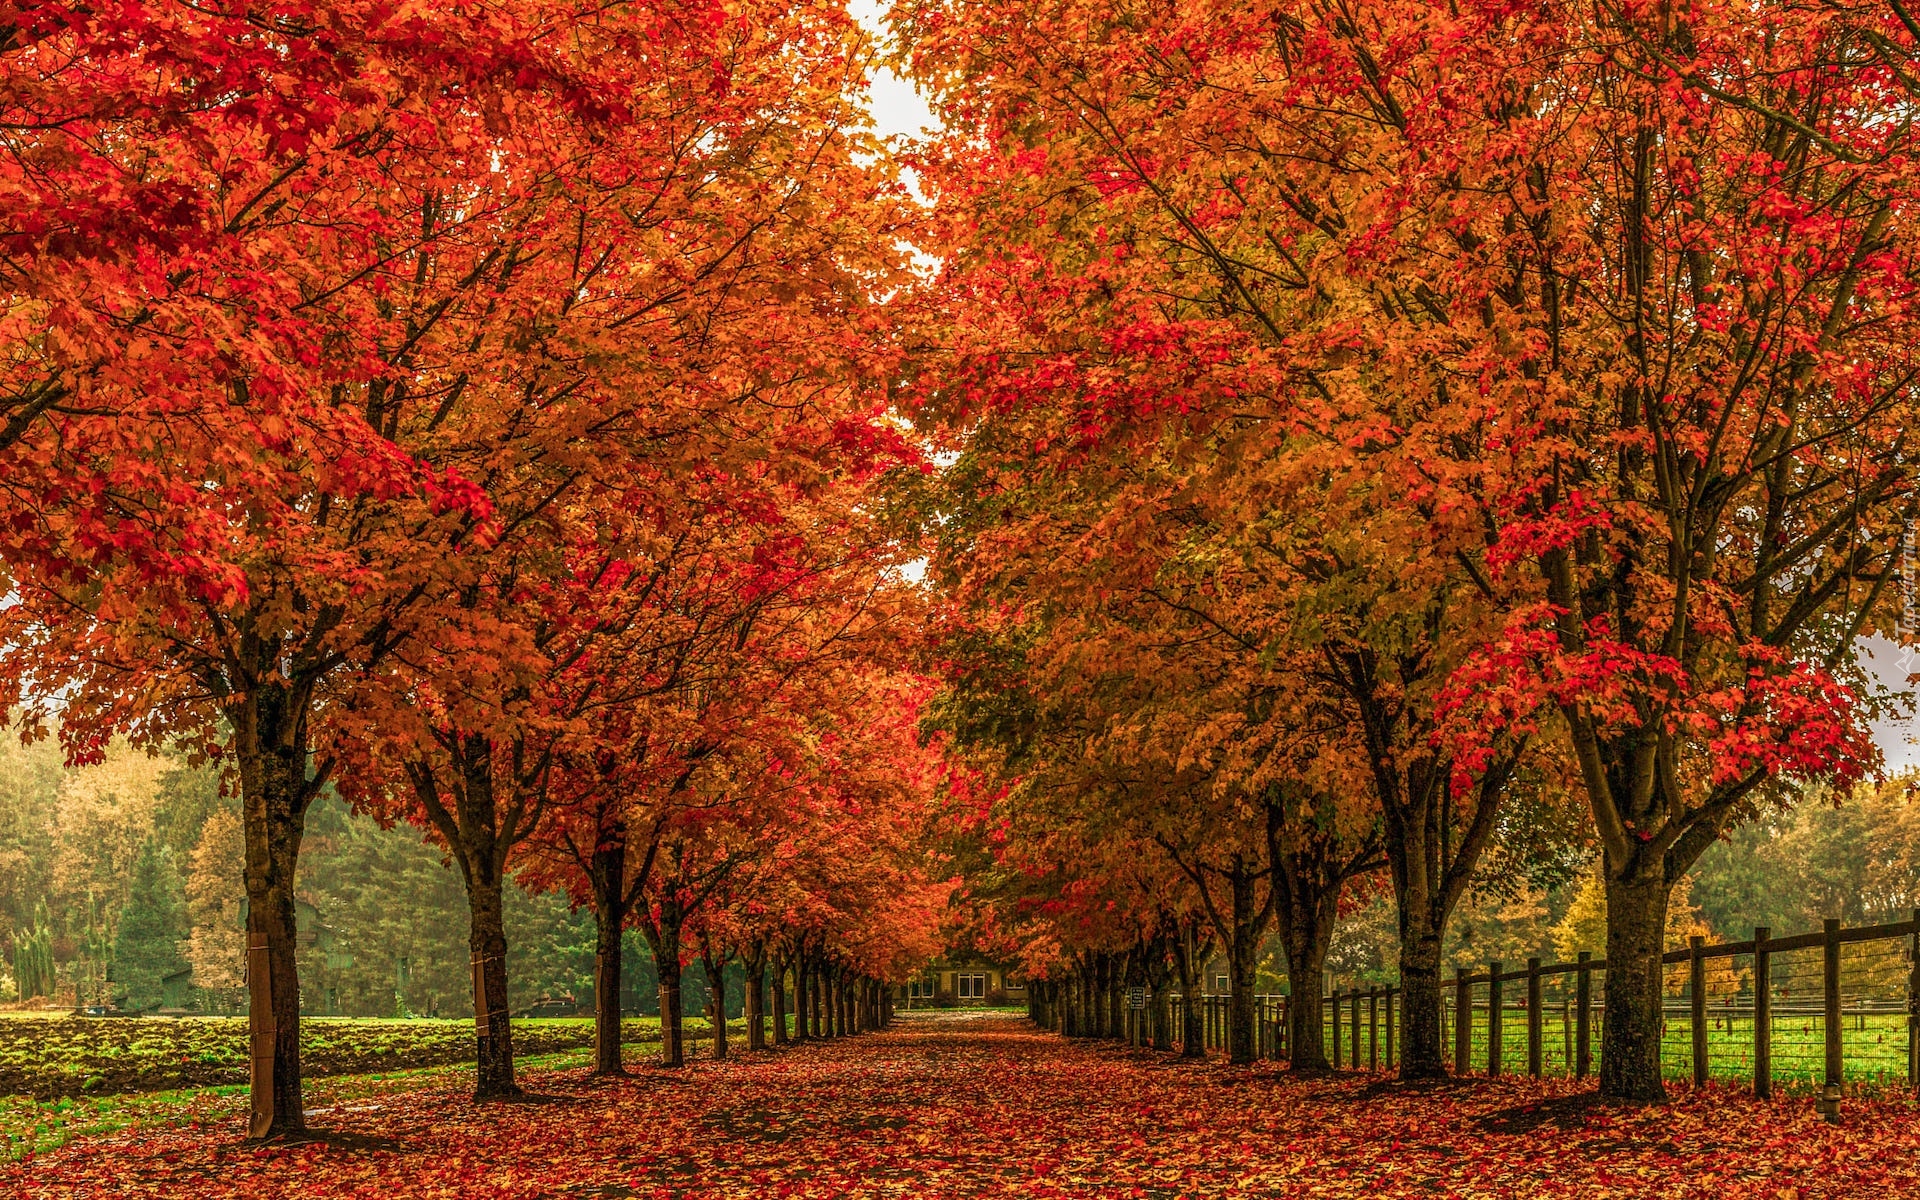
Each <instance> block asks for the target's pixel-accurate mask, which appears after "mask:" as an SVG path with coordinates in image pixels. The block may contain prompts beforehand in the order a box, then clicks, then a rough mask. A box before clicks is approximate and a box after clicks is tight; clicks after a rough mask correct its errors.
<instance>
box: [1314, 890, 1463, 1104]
mask: <svg viewBox="0 0 1920 1200" xmlns="http://www.w3.org/2000/svg"><path fill="white" fill-rule="evenodd" d="M1402 929H1403V933H1402V935H1401V941H1400V1037H1401V1042H1400V1055H1401V1057H1400V1078H1402V1079H1441V1078H1444V1077H1445V1076H1446V1074H1447V1060H1446V1056H1445V1055H1446V1051H1445V1047H1444V1042H1445V1038H1444V1036H1443V1035H1442V1032H1441V1028H1440V1011H1441V1003H1442V993H1441V988H1440V939H1439V937H1438V936H1437V935H1432V934H1430V933H1426V932H1421V933H1417V934H1416V935H1415V936H1414V937H1413V938H1409V937H1408V936H1407V934H1406V933H1405V932H1404V930H1405V922H1402ZM1316 990H1317V989H1316Z"/></svg>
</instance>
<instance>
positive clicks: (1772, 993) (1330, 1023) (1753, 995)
mask: <svg viewBox="0 0 1920 1200" xmlns="http://www.w3.org/2000/svg"><path fill="white" fill-rule="evenodd" d="M1663 957H1664V961H1665V963H1666V967H1667V990H1668V994H1669V996H1671V997H1672V999H1671V1000H1670V1001H1669V1002H1668V1003H1667V1004H1666V1006H1665V1011H1666V1018H1665V1026H1666V1027H1665V1029H1663V1031H1662V1035H1663V1036H1662V1044H1663V1065H1664V1066H1665V1068H1666V1069H1667V1073H1668V1074H1669V1075H1671V1076H1675V1077H1679V1078H1687V1077H1691V1079H1692V1080H1693V1082H1694V1083H1695V1084H1701V1083H1705V1082H1706V1081H1707V1080H1708V1079H1710V1078H1715V1077H1719V1078H1746V1079H1750V1080H1751V1083H1752V1088H1753V1092H1754V1094H1755V1095H1757V1096H1762V1097H1764V1096H1770V1095H1772V1094H1773V1090H1774V1083H1775V1080H1776V1079H1782V1080H1800V1079H1804V1080H1806V1081H1807V1082H1809V1083H1817V1084H1820V1085H1822V1086H1823V1087H1828V1088H1831V1089H1836V1090H1833V1091H1832V1092H1831V1093H1830V1094H1831V1095H1833V1096H1837V1095H1839V1094H1840V1092H1841V1091H1844V1090H1845V1089H1847V1088H1848V1087H1853V1088H1854V1089H1856V1090H1858V1088H1859V1087H1860V1085H1862V1084H1877V1085H1880V1086H1883V1087H1884V1086H1885V1085H1887V1084H1889V1083H1894V1084H1898V1085H1900V1086H1902V1087H1904V1088H1905V1089H1906V1090H1908V1091H1912V1092H1914V1093H1915V1094H1916V1095H1920V909H1916V910H1915V911H1914V915H1913V918H1912V919H1911V920H1907V921H1897V922H1893V923H1890V924H1883V925H1868V926H1862V927H1858V928H1852V929H1848V928H1844V927H1842V925H1841V924H1840V922H1839V921H1837V920H1829V921H1827V922H1826V923H1825V927H1824V928H1823V929H1821V930H1819V931H1818V932H1814V933H1802V934H1795V935H1793V936H1791V937H1781V938H1776V937H1773V936H1772V934H1771V931H1770V930H1768V929H1765V928H1759V929H1755V930H1754V934H1753V937H1751V938H1749V939H1747V940H1745V941H1739V942H1728V943H1725V944H1721V945H1711V946H1710V945H1707V944H1706V943H1705V942H1704V940H1703V939H1701V938H1698V937H1696V938H1693V939H1691V942H1690V944H1689V945H1688V946H1687V947H1686V948H1685V949H1682V950H1670V951H1668V952H1667V953H1666V954H1665V955H1664V956H1663ZM1606 969H1607V964H1606V961H1605V960H1604V959H1596V958H1593V957H1592V956H1591V955H1590V954H1587V953H1582V954H1581V955H1580V956H1579V957H1578V959H1576V960H1575V961H1574V962H1563V963H1544V962H1542V961H1541V960H1540V959H1537V958H1530V959H1528V960H1527V962H1526V965H1525V966H1522V967H1517V968H1511V969H1509V968H1508V967H1507V966H1506V964H1504V963H1499V962H1494V963H1489V964H1488V967H1487V969H1486V970H1485V971H1481V972H1468V971H1464V970H1463V971H1460V972H1459V973H1458V974H1456V975H1455V976H1454V978H1453V979H1452V980H1450V981H1448V982H1449V984H1450V986H1449V987H1448V989H1447V990H1448V992H1449V995H1448V997H1447V999H1446V1001H1445V1002H1444V1003H1443V1012H1442V1030H1443V1033H1444V1034H1445V1036H1446V1042H1447V1045H1448V1046H1449V1047H1450V1048H1451V1051H1452V1054H1451V1064H1450V1065H1451V1066H1452V1068H1453V1069H1454V1071H1455V1072H1456V1073H1457V1074H1461V1075H1466V1074H1473V1073H1479V1072H1484V1073H1485V1074H1487V1075H1500V1074H1502V1073H1503V1072H1508V1071H1513V1072H1515V1073H1518V1072H1520V1071H1524V1072H1525V1073H1526V1074H1528V1075H1531V1076H1534V1077H1536V1078H1537V1077H1539V1076H1542V1075H1544V1074H1548V1073H1554V1074H1566V1075H1571V1076H1573V1077H1575V1078H1584V1077H1586V1076H1587V1075H1589V1074H1590V1073H1591V1072H1592V1070H1593V1063H1594V1051H1595V1046H1596V1044H1597V1042H1598V1041H1599V1036H1600V1032H1601V1030H1602V1028H1603V1025H1604V1022H1605V1018H1606V1009H1605V1005H1604V1003H1602V1000H1601V997H1602V994H1603V990H1604V989H1603V986H1602V984H1603V981H1604V975H1605V972H1606ZM1169 999H1170V1004H1169V1007H1168V1011H1169V1013H1170V1017H1171V1022H1170V1023H1171V1028H1170V1030H1169V1032H1170V1034H1171V1035H1172V1036H1171V1038H1170V1039H1169V1040H1171V1041H1174V1042H1178V1041H1179V1039H1180V1031H1181V1029H1182V1028H1183V1025H1182V1021H1181V997H1179V996H1178V995H1177V994H1176V995H1174V996H1172V997H1170V998H1169ZM1400 1000H1401V991H1400V988H1399V987H1397V986H1378V987H1367V988H1350V989H1338V988H1336V989H1334V990H1332V991H1331V992H1329V993H1328V994H1325V995H1323V996H1322V997H1321V1004H1322V1006H1323V1009H1324V1012H1325V1014H1326V1015H1325V1016H1324V1017H1323V1018H1322V1021H1323V1023H1322V1026H1321V1030H1322V1034H1323V1037H1324V1038H1325V1041H1326V1049H1327V1055H1328V1057H1329V1059H1331V1060H1332V1062H1333V1063H1334V1064H1335V1065H1336V1066H1346V1067H1351V1068H1355V1069H1359V1068H1362V1067H1364V1068H1366V1069H1369V1070H1378V1069H1381V1068H1391V1067H1392V1066H1394V1065H1395V1064H1396V1063H1397V1062H1398V1061H1399V1058H1398V1055H1397V1053H1396V1046H1395V1042H1396V1037H1397V1035H1398V1034H1399V1032H1400V1024H1401V1022H1400ZM1198 1002H1199V1003H1200V1004H1201V1005H1202V1006H1203V1008H1202V1014H1201V1017H1202V1020H1201V1028H1202V1031H1203V1035H1204V1042H1205V1046H1206V1048H1207V1049H1210V1050H1212V1049H1224V1048H1225V1046H1226V1043H1227V1036H1228V1035H1227V1029H1228V998H1227V997H1226V996H1222V995H1207V996H1202V997H1199V998H1198ZM1290 1003H1291V999H1290V997H1289V996H1287V995H1264V994H1263V995H1256V996H1255V997H1254V1015H1255V1028H1256V1045H1255V1047H1254V1051H1255V1054H1256V1055H1257V1056H1258V1057H1260V1058H1265V1059H1278V1060H1284V1059H1287V1058H1288V1057H1290V1055H1289V1051H1288V1046H1287V1031H1288V1027H1289V1026H1288V1016H1289V1014H1288V1006H1289V1005H1290ZM1556 1016H1557V1018H1558V1020H1557V1022H1556V1021H1555V1020H1554V1018H1555V1017H1556ZM1151 1021H1152V1011H1151V1010H1150V1009H1129V1010H1128V1021H1127V1028H1126V1030H1125V1031H1124V1033H1123V1036H1125V1037H1127V1038H1129V1039H1130V1040H1132V1041H1133V1042H1135V1043H1136V1044H1145V1042H1146V1041H1147V1040H1148V1039H1149V1037H1150V1035H1151V1032H1152V1031H1151V1028H1150V1026H1151ZM1554 1025H1557V1028H1552V1029H1550V1027H1551V1026H1554ZM1816 1026H1817V1033H1816V1032H1815V1029H1816ZM1676 1031H1679V1032H1684V1034H1685V1038H1684V1040H1680V1041H1676V1039H1675V1038H1674V1037H1673V1036H1672V1035H1673V1034H1674V1033H1675V1032H1676ZM1552 1034H1557V1036H1551V1035H1552ZM1890 1034H1891V1035H1892V1037H1891V1038H1889V1035H1890ZM1515 1043H1519V1044H1515ZM1522 1046H1524V1055H1522V1054H1521V1047H1522ZM1550 1069H1551V1070H1550Z"/></svg>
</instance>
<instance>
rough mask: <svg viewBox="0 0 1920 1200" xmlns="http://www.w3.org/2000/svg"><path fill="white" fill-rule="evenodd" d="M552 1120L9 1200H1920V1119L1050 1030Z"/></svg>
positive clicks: (30, 1176) (82, 1157) (574, 1085)
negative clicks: (1289, 1073)
mask: <svg viewBox="0 0 1920 1200" xmlns="http://www.w3.org/2000/svg"><path fill="white" fill-rule="evenodd" d="M528 1083H529V1084H530V1087H531V1089H532V1090H533V1091H534V1092H535V1093H536V1095H535V1096H533V1097H532V1098H530V1099H529V1100H528V1101H527V1102H525V1103H518V1104H511V1105H492V1106H487V1107H484V1108H482V1107H476V1106H475V1105H473V1104H472V1103H471V1102H470V1101H469V1100H468V1099H467V1098H466V1097H465V1096H464V1095H463V1094H462V1093H460V1092H458V1091H456V1090H453V1089H451V1088H449V1087H447V1086H445V1085H444V1083H439V1084H437V1085H436V1086H429V1087H421V1088H416V1089H412V1090H402V1091H394V1092H388V1093H384V1094H379V1095H376V1096H374V1097H372V1098H370V1099H368V1100H366V1101H364V1102H357V1103H350V1104H342V1105H339V1106H336V1107H335V1108H332V1109H329V1110H323V1111H316V1112H315V1113H314V1114H313V1117H312V1121H313V1124H314V1125H315V1126H316V1127H318V1128H322V1129H324V1130H326V1131H327V1136H326V1137H325V1139H324V1140H319V1141H314V1142H309V1143H304V1144H299V1145H292V1146H276V1147H268V1148H251V1147H246V1146H243V1145H241V1144H240V1143H239V1141H238V1138H239V1135H240V1133H241V1130H242V1127H243V1122H242V1121H241V1119H240V1116H239V1112H238V1107H237V1105H236V1106H234V1107H233V1108H232V1109H231V1111H230V1112H222V1113H221V1114H219V1115H218V1118H217V1119H214V1120H210V1121H208V1122H207V1123H206V1124H204V1125H202V1126H200V1127H198V1128H175V1129H166V1130H158V1131H152V1130H150V1131H145V1132H139V1131H127V1132H123V1133H120V1134H116V1135H113V1136H110V1137H105V1138H97V1139H93V1140H90V1141H84V1142H75V1143H73V1144H71V1145H69V1146H67V1147H64V1148H62V1149H60V1150H58V1151H54V1152H52V1153H49V1154H46V1155H43V1156H41V1157H40V1158H39V1159H38V1160H36V1161H32V1162H27V1163H18V1164H13V1165H11V1166H9V1167H6V1168H4V1169H0V1196H9V1197H10V1196H15V1195H23V1196H31V1197H43V1196H44V1197H76V1198H78V1197H88V1198H90V1197H109V1196H114V1197H118V1196H141V1197H169V1198H172V1197H182V1198H185V1197H239V1196H244V1197H261V1198H266V1197H273V1198H276V1200H277V1198H279V1197H300V1196H315V1197H320V1196H325V1197H366V1198H368V1200H405V1198H409V1197H422V1198H424V1197H434V1198H452V1197H458V1198H461V1200H468V1198H473V1200H491V1198H495V1197H500V1198H508V1197H511V1198H514V1200H570V1198H576V1197H578V1198H585V1197H608V1198H610V1197H658V1198H662V1200H666V1198H672V1200H683V1198H685V1200H691V1198H695V1197H762V1196H767V1197H783V1196H796V1197H798V1196H804V1197H842V1196H845V1197H953V1198H954V1200H963V1198H977V1197H1065V1196H1072V1197H1153V1198H1156V1200H1171V1198H1173V1197H1195V1198H1209V1200H1211V1198H1213V1197H1254V1196H1259V1197H1294V1196H1299V1197H1343V1198H1344V1197H1376V1196H1394V1197H1398V1196H1408V1197H1415V1196H1419V1197H1425V1196H1462V1197H1527V1196H1567V1197H1600V1196H1618V1197H1656V1196H1657V1197H1666V1196H1686V1197H1712V1198H1713V1200H1732V1198H1735V1197H1745V1196H1753V1197H1765V1198H1766V1200H1807V1198H1809V1197H1816V1196H1818V1197H1827V1196H1831V1197H1836V1198H1837V1197H1847V1198H1853V1197H1882V1196H1885V1197H1898V1196H1920V1154H1916V1152H1915V1151H1916V1146H1917V1145H1920V1112H1916V1110H1915V1109H1914V1108H1913V1107H1912V1106H1911V1105H1910V1104H1905V1103H1896V1104H1888V1105H1879V1106H1867V1105H1853V1106H1851V1107H1850V1110H1849V1112H1848V1116H1847V1122H1846V1124H1845V1125H1844V1126H1842V1127H1841V1128H1839V1129H1831V1128H1828V1127H1826V1126H1824V1125H1822V1124H1820V1123H1819V1121H1818V1119H1817V1118H1816V1117H1815V1116H1814V1115H1813V1113H1812V1111H1811V1107H1810V1105H1808V1104H1807V1103H1806V1102H1804V1101H1788V1102H1776V1103H1773V1104H1761V1103H1756V1102H1753V1101H1751V1100H1748V1099H1746V1098H1744V1097H1742V1096H1741V1095H1740V1094H1739V1093H1738V1092H1737V1091H1732V1090H1719V1089H1714V1090H1710V1091H1708V1092H1706V1093H1704V1094H1701V1095H1698V1096H1690V1097H1686V1098H1684V1099H1681V1100H1679V1101H1677V1102H1676V1103H1674V1104H1673V1105H1670V1106H1668V1107H1667V1108H1665V1109H1662V1110H1655V1111H1652V1112H1637V1111H1631V1110H1618V1109H1610V1108H1603V1107H1599V1106H1596V1105H1593V1104H1591V1103H1588V1102H1586V1101H1584V1100H1583V1099H1582V1098H1580V1097H1579V1096H1572V1097H1571V1098H1568V1097H1569V1093H1571V1092H1572V1091H1573V1089H1572V1088H1571V1086H1570V1085H1568V1084H1566V1083H1562V1082H1556V1081H1549V1082H1546V1083H1538V1084H1536V1083H1531V1082H1529V1081H1525V1080H1499V1081H1486V1080H1477V1081H1472V1082H1467V1083H1460V1084H1448V1085H1444V1086H1440V1087H1434V1088H1422V1089H1407V1088H1403V1087H1402V1086H1400V1085H1399V1084H1397V1083H1394V1082H1392V1081H1390V1080H1388V1079H1386V1078H1384V1077H1380V1076H1370V1075H1366V1074H1346V1075H1342V1076H1335V1077H1328V1078H1324V1079H1317V1080H1295V1079H1290V1078H1288V1077H1286V1076H1285V1075H1283V1074H1281V1073H1279V1072H1278V1071H1276V1070H1274V1069H1273V1068H1272V1067H1270V1066H1267V1065H1262V1066H1259V1067H1255V1068H1229V1067H1226V1066H1223V1065H1221V1064H1219V1063H1218V1062H1214V1063H1211V1064H1196V1063H1181V1062H1178V1061H1176V1060H1173V1059H1171V1058H1169V1057H1167V1056H1163V1055H1154V1054H1149V1053H1146V1052H1140V1051H1133V1050H1129V1049H1127V1048H1124V1047H1118V1046H1105V1045H1095V1044H1087V1043H1068V1042H1064V1041H1062V1040H1061V1039H1059V1038H1058V1037H1055V1036H1053V1035H1051V1034H1046V1033H1039V1032H1036V1031H1034V1029H1033V1028H1032V1026H1030V1025H1028V1024H1027V1023H1025V1022H1023V1021H1018V1020H1014V1019H1011V1018H1006V1017H993V1016H978V1015H974V1016H970V1015H966V1014H960V1013H953V1014H915V1015H911V1016H903V1017H902V1018H901V1019H900V1021H899V1022H898V1023H897V1025H896V1026H895V1028H894V1029H892V1030H890V1031H888V1032H885V1033H878V1034H867V1035H864V1036H861V1037H857V1038H852V1039H847V1040H844V1041H838V1042H833V1043H828V1044H811V1045H805V1046H800V1047H795V1048H792V1049H787V1050H781V1051H777V1052H770V1053H766V1054H759V1055H750V1056H749V1055H743V1056H741V1057H739V1058H737V1059H736V1060H734V1061H731V1062H726V1063H711V1062H700V1063H696V1064H695V1065H693V1066H691V1067H689V1068H688V1069H687V1070H685V1071H682V1072H674V1073H670V1072H664V1071H659V1070H649V1069H645V1068H639V1069H637V1070H636V1072H635V1075H634V1077H633V1078H632V1079H630V1080H625V1081H618V1082H611V1083H606V1082H599V1081H595V1080H591V1079H589V1078H587V1077H586V1076H584V1075H583V1074H581V1073H578V1072H555V1073H548V1074H544V1075H534V1076H532V1077H531V1078H530V1079H529V1080H528Z"/></svg>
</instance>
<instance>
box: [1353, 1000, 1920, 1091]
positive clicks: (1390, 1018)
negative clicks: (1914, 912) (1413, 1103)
mask: <svg viewBox="0 0 1920 1200" xmlns="http://www.w3.org/2000/svg"><path fill="white" fill-rule="evenodd" d="M1908 1040H1909V1041H1911V1040H1912V1039H1908ZM1387 1070H1389V1071H1391V1070H1393V985H1392V984H1388V985H1387Z"/></svg>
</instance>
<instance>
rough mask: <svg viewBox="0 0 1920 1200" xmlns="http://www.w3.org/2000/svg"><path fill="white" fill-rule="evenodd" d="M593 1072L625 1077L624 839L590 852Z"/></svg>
mask: <svg viewBox="0 0 1920 1200" xmlns="http://www.w3.org/2000/svg"><path fill="white" fill-rule="evenodd" d="M592 874H593V927H594V955H593V1073H594V1074H595V1075H624V1074H626V1067H625V1066H624V1065H623V1064H622V1061H621V1057H620V1015H621V1014H620V976H621V967H622V963H621V957H622V953H621V946H620V933H621V930H622V928H623V927H624V926H625V925H626V923H627V905H626V878H627V847H626V843H625V840H624V839H621V840H620V841H618V842H615V843H613V844H611V845H607V846H602V847H598V848H596V849H595V850H594V852H593V872H592Z"/></svg>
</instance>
